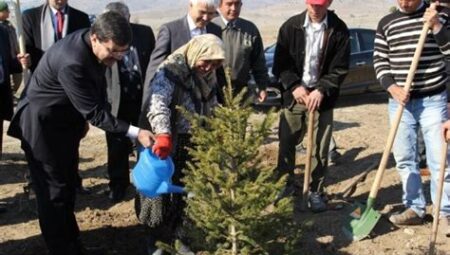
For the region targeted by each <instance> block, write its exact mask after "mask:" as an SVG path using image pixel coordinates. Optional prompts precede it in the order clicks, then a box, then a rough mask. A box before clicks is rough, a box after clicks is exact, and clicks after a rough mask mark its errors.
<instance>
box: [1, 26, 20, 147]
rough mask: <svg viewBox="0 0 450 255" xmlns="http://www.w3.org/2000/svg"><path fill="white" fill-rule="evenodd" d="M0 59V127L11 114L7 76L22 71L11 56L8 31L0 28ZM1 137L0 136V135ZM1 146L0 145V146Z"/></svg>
mask: <svg viewBox="0 0 450 255" xmlns="http://www.w3.org/2000/svg"><path fill="white" fill-rule="evenodd" d="M0 57H1V59H2V62H3V63H2V66H3V72H4V73H3V78H4V81H3V83H0V125H1V121H2V120H10V119H11V116H12V114H13V99H12V92H11V82H10V79H9V75H10V74H11V73H18V72H20V71H21V70H22V68H21V66H20V65H19V63H18V61H17V59H16V58H15V57H14V58H13V56H11V46H10V43H9V37H8V31H7V30H6V29H5V28H4V27H1V26H0ZM0 135H1V134H0ZM0 146H1V145H0Z"/></svg>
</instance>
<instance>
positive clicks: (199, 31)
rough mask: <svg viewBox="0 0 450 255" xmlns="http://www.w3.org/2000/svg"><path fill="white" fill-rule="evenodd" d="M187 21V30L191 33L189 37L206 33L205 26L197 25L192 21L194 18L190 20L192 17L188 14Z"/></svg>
mask: <svg viewBox="0 0 450 255" xmlns="http://www.w3.org/2000/svg"><path fill="white" fill-rule="evenodd" d="M187 22H188V25H189V31H190V33H191V38H194V37H196V36H198V35H203V34H206V28H199V27H197V26H196V25H195V23H194V20H192V17H191V16H190V15H189V14H188V15H187Z"/></svg>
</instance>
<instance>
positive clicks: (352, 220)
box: [343, 23, 429, 241]
mask: <svg viewBox="0 0 450 255" xmlns="http://www.w3.org/2000/svg"><path fill="white" fill-rule="evenodd" d="M428 30H429V25H428V24H427V23H426V24H424V25H423V28H422V32H421V34H420V37H419V42H418V43H417V48H416V51H415V52H414V57H413V60H412V63H411V66H410V68H409V72H408V76H407V78H406V84H405V87H404V90H405V91H409V89H410V88H411V84H412V81H413V79H414V75H415V72H416V69H417V65H418V64H419V60H420V55H421V54H422V49H423V45H424V44H425V40H426V38H427V34H428ZM404 108H405V107H404V106H403V105H399V107H398V109H397V112H396V115H395V118H394V121H393V122H392V126H391V128H390V130H389V135H388V139H387V142H386V147H385V148H384V151H383V156H382V157H381V162H380V165H379V166H378V170H377V174H376V176H375V180H374V182H373V184H372V188H371V189H370V194H369V197H368V198H367V203H366V205H365V206H364V205H361V204H356V208H355V209H354V210H353V211H352V212H351V213H350V217H349V219H348V220H347V221H346V222H345V225H344V227H343V231H344V234H345V235H346V236H347V237H348V238H350V239H352V240H354V241H359V240H361V239H363V238H365V237H366V236H368V235H369V234H370V232H372V229H373V228H374V227H375V225H376V224H377V222H378V220H379V219H380V217H381V214H380V213H379V212H378V211H376V210H375V209H374V208H373V207H374V205H375V199H376V197H377V194H378V189H379V188H380V184H381V180H382V178H383V175H384V172H385V170H386V165H387V162H388V159H389V154H390V153H391V149H392V145H393V143H394V139H395V135H396V134H397V130H398V126H399V124H400V120H401V118H402V114H403V110H404Z"/></svg>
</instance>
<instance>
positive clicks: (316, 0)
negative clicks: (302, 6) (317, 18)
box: [306, 0, 330, 5]
mask: <svg viewBox="0 0 450 255" xmlns="http://www.w3.org/2000/svg"><path fill="white" fill-rule="evenodd" d="M329 1H330V0H306V4H316V5H327V4H328V2H329Z"/></svg>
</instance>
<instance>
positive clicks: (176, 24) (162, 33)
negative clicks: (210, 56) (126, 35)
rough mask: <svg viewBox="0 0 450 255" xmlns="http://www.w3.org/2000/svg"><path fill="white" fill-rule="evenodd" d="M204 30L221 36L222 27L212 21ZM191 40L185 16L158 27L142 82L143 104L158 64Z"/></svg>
mask: <svg viewBox="0 0 450 255" xmlns="http://www.w3.org/2000/svg"><path fill="white" fill-rule="evenodd" d="M206 32H207V33H211V34H214V35H216V36H218V37H220V38H221V37H222V29H221V28H220V27H219V26H217V25H216V24H214V23H211V22H210V23H208V24H207V25H206ZM189 40H191V32H190V31H189V25H188V22H187V17H186V16H184V17H182V18H180V19H177V20H174V21H171V22H169V23H166V24H163V25H162V26H161V28H160V29H159V33H158V39H157V40H156V45H155V49H154V50H153V52H152V56H151V58H150V63H149V65H148V68H147V74H146V79H145V82H144V98H143V100H142V102H143V104H145V102H146V100H147V97H148V87H149V86H150V81H151V80H152V79H153V76H155V72H156V69H157V68H158V66H159V65H160V64H161V63H162V62H163V61H164V60H165V59H166V58H167V57H168V56H169V55H170V54H171V53H172V52H174V51H175V50H177V49H178V48H180V47H181V46H183V45H184V44H186V43H188V42H189Z"/></svg>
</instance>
